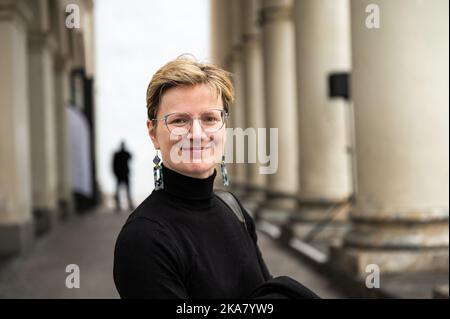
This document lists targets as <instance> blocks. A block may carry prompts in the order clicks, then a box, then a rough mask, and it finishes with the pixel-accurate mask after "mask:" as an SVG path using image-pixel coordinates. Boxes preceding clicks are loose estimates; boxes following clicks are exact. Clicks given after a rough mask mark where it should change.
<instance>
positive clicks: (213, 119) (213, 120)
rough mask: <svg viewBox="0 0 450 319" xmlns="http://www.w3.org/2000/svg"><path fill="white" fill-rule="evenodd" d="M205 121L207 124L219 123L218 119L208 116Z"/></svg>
mask: <svg viewBox="0 0 450 319" xmlns="http://www.w3.org/2000/svg"><path fill="white" fill-rule="evenodd" d="M204 121H205V122H207V123H214V122H217V118H216V117H214V116H208V117H206V118H205V119H204Z"/></svg>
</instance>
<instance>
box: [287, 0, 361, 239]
mask: <svg viewBox="0 0 450 319" xmlns="http://www.w3.org/2000/svg"><path fill="white" fill-rule="evenodd" d="M294 7H295V24H296V40H297V41H296V43H297V52H296V57H297V78H298V104H299V109H298V110H299V117H298V119H299V141H300V145H301V151H300V193H299V194H300V198H301V201H302V202H301V203H302V204H301V210H300V214H298V219H299V220H301V221H312V222H313V224H314V222H317V221H320V220H322V219H323V218H326V217H327V216H326V213H327V212H329V210H330V209H333V214H335V215H339V216H337V217H336V216H334V217H335V218H334V219H333V220H334V221H336V219H339V220H345V217H346V214H347V212H348V208H349V205H348V199H349V198H350V196H351V195H352V175H351V173H352V171H351V158H350V153H349V149H350V141H351V138H350V136H349V133H350V130H349V127H350V126H349V125H350V124H351V123H349V117H348V114H349V113H348V112H349V109H348V108H349V105H348V102H346V101H344V100H343V99H331V98H330V97H329V96H328V86H327V83H328V76H329V75H330V74H332V73H335V72H350V69H351V52H350V50H351V47H350V5H349V1H348V0H334V1H328V0H298V1H295V6H294ZM333 226H336V229H334V230H333V231H331V230H332V228H333V227H329V229H328V230H327V231H322V232H321V234H320V235H321V236H331V235H333V234H334V233H336V235H338V234H340V233H342V231H345V228H342V227H337V226H338V225H337V223H336V222H335V223H334V225H333ZM309 228H310V227H309V226H308V225H306V224H305V225H299V227H298V230H299V231H300V233H305V234H307V233H308V232H309ZM341 230H342V231H341Z"/></svg>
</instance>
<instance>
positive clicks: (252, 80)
mask: <svg viewBox="0 0 450 319" xmlns="http://www.w3.org/2000/svg"><path fill="white" fill-rule="evenodd" d="M241 6H242V8H241V10H242V16H241V18H242V35H243V36H242V48H243V56H244V82H245V89H246V92H245V93H246V94H245V99H244V101H245V106H246V108H245V110H246V114H245V118H246V127H247V128H249V129H250V130H252V131H253V132H254V133H255V134H254V135H249V137H250V138H249V143H248V147H247V150H248V152H249V159H248V164H247V167H248V173H249V184H250V186H252V187H255V188H257V189H263V188H265V187H266V177H267V175H265V174H262V173H261V172H260V168H261V166H262V165H261V162H260V160H261V158H258V151H259V148H258V140H257V139H258V138H261V136H258V134H259V133H260V132H261V131H260V129H266V122H265V112H264V111H265V109H264V71H263V55H262V44H261V34H260V26H259V20H258V10H259V1H258V0H245V1H242V2H241ZM266 133H268V131H267V130H266ZM252 137H254V139H251V138H252ZM253 160H255V162H253ZM261 195H262V193H261V192H253V195H252V196H253V197H254V198H258V197H259V198H261Z"/></svg>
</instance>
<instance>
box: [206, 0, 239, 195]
mask: <svg viewBox="0 0 450 319" xmlns="http://www.w3.org/2000/svg"><path fill="white" fill-rule="evenodd" d="M210 3H211V25H212V27H211V29H212V32H211V43H212V47H211V54H212V62H213V63H215V64H217V65H219V66H220V67H222V68H223V69H225V70H227V71H229V72H231V63H230V62H231V58H230V57H231V51H232V50H231V34H230V26H231V13H230V11H231V10H230V2H229V0H211V2H210ZM230 110H231V114H233V113H234V107H233V106H231V107H230ZM233 126H234V123H233V116H230V117H228V120H227V127H228V128H230V127H233ZM233 152H234V149H233V147H232V141H231V140H228V141H227V144H226V150H225V154H226V160H227V161H228V160H230V162H229V163H227V171H228V176H229V180H230V182H235V178H234V177H235V176H236V174H235V170H234V165H233V163H232V162H231V158H232V157H231V154H233ZM217 169H218V175H217V177H216V179H215V181H214V186H215V187H216V188H224V189H228V188H229V187H224V186H223V181H222V176H221V175H220V170H219V169H220V168H219V166H217Z"/></svg>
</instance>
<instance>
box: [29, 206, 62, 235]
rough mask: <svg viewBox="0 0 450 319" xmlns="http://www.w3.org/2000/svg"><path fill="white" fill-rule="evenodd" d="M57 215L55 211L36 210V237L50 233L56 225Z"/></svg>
mask: <svg viewBox="0 0 450 319" xmlns="http://www.w3.org/2000/svg"><path fill="white" fill-rule="evenodd" d="M56 220H57V214H56V211H55V210H50V209H35V210H33V223H34V225H33V226H34V234H35V236H41V235H43V234H45V233H48V232H49V231H50V230H52V229H53V228H54V227H55V225H56Z"/></svg>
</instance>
